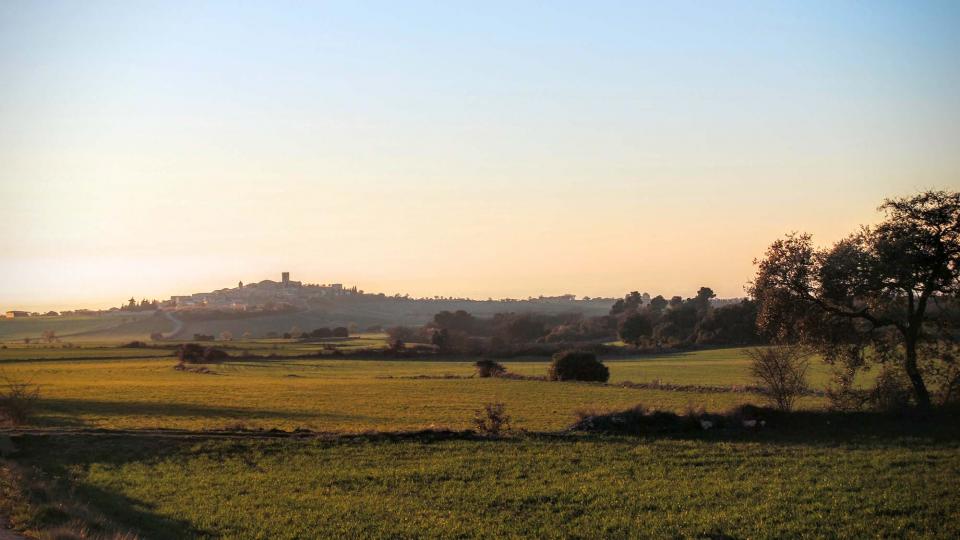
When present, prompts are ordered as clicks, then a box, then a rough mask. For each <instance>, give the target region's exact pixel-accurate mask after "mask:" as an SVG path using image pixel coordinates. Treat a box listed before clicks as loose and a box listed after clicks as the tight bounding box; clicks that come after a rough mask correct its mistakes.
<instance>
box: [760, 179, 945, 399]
mask: <svg viewBox="0 0 960 540" xmlns="http://www.w3.org/2000/svg"><path fill="white" fill-rule="evenodd" d="M879 210H880V211H882V212H884V213H885V215H886V217H885V219H884V220H883V221H882V222H881V223H880V224H879V225H876V226H874V227H863V228H862V229H861V230H860V231H859V232H857V233H855V234H853V235H851V236H849V237H848V238H846V239H844V240H841V241H840V242H837V243H836V244H834V245H833V246H832V247H830V248H828V249H817V248H815V247H814V246H813V242H812V238H811V236H810V235H809V234H789V235H787V236H786V237H785V238H783V239H780V240H777V241H776V242H774V243H773V244H771V245H770V247H769V248H768V249H767V252H766V254H765V256H764V258H763V259H761V260H759V261H757V262H756V264H757V265H758V268H757V275H756V278H755V280H754V282H753V284H752V286H751V293H752V295H753V296H754V298H756V300H757V302H758V304H759V312H758V326H759V327H760V329H761V330H763V331H764V332H767V333H769V334H770V335H772V336H774V337H776V338H778V339H781V340H791V339H793V340H799V341H804V342H807V343H809V344H812V345H814V346H816V347H817V348H818V349H819V351H820V352H821V354H823V356H824V357H825V358H826V359H827V360H828V361H831V362H834V361H838V360H843V361H852V360H851V358H854V359H855V358H856V357H860V358H863V357H867V356H869V357H870V359H872V360H875V361H878V362H894V363H896V364H898V365H899V366H900V367H902V369H903V371H904V373H905V374H906V376H907V378H908V379H909V381H910V384H911V386H912V389H913V397H914V400H915V401H916V403H917V405H918V406H920V407H922V408H927V407H929V406H930V404H931V399H930V392H929V390H928V388H927V384H926V381H925V380H924V375H923V373H922V372H921V369H920V360H923V361H925V362H933V363H936V362H937V359H936V358H931V357H925V358H920V355H921V354H923V351H925V350H928V349H929V347H928V345H929V344H931V343H937V342H947V343H955V342H956V337H955V335H956V330H957V328H958V325H957V319H958V318H957V316H956V315H955V312H956V308H957V297H958V294H960V193H957V192H948V191H927V192H924V193H920V194H918V195H914V196H912V197H905V198H896V199H887V200H885V201H884V203H883V205H881V206H880V208H879Z"/></svg>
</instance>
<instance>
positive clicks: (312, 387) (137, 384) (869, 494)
mask: <svg viewBox="0 0 960 540" xmlns="http://www.w3.org/2000/svg"><path fill="white" fill-rule="evenodd" d="M364 339H369V340H371V341H373V340H375V339H377V338H375V337H368V338H359V339H357V340H351V341H349V342H343V343H341V345H343V346H357V347H362V346H365V345H366V344H367V343H364V342H363V340H364ZM234 345H235V346H238V348H242V349H248V350H251V352H252V351H257V354H261V353H269V354H272V353H271V352H270V351H275V352H276V353H277V354H278V355H280V356H281V358H277V359H271V360H262V361H231V362H227V363H224V364H219V365H215V366H211V368H212V369H213V370H214V371H215V372H216V374H199V373H191V372H182V371H176V370H174V369H173V365H174V363H175V359H174V358H172V357H153V358H150V357H145V356H146V355H144V352H145V351H146V352H147V354H153V353H154V352H157V353H158V354H159V353H161V352H162V353H164V354H170V351H169V350H157V349H120V348H117V347H115V346H113V347H108V346H106V345H105V344H98V345H97V346H89V347H82V348H74V349H61V348H55V347H54V348H46V349H44V348H38V347H31V348H22V347H21V348H19V349H17V348H8V349H4V350H0V352H2V353H3V356H0V358H2V359H3V360H4V361H3V362H2V363H0V367H2V370H3V372H4V373H5V374H6V375H7V376H8V377H11V378H15V379H19V380H29V381H32V382H34V383H36V384H38V385H40V387H41V389H42V395H43V399H42V400H41V402H40V405H39V408H38V410H37V414H36V415H35V417H34V419H33V421H32V426H33V427H37V428H42V429H61V428H79V427H88V428H89V427H95V428H113V429H125V430H138V429H152V428H179V429H187V430H206V429H223V428H232V427H239V426H243V427H247V428H264V429H270V428H278V429H281V430H286V431H290V430H294V429H296V428H308V429H311V430H316V431H324V432H334V433H339V434H351V433H353V434H357V433H362V432H367V431H381V432H398V431H407V430H420V429H425V428H434V429H439V428H447V429H451V430H463V429H467V428H470V427H471V420H472V418H473V414H474V412H475V410H476V409H477V408H479V407H480V406H482V405H483V404H484V403H486V402H491V401H499V402H503V403H505V404H506V407H507V411H508V413H509V414H510V415H511V416H512V417H513V421H514V422H513V423H514V427H515V428H517V429H518V430H519V431H517V432H515V434H514V435H513V436H511V437H509V438H506V439H500V440H478V439H476V438H470V437H466V438H464V437H460V436H457V437H453V438H449V437H434V436H430V435H417V436H402V437H399V438H396V437H393V438H390V437H388V438H384V437H380V436H366V435H364V436H346V435H341V436H338V437H336V438H333V439H329V440H326V439H273V440H271V439H262V438H255V437H251V436H242V437H240V438H233V439H228V440H225V439H211V438H210V436H207V435H202V434H196V435H192V436H189V437H186V438H184V437H180V436H175V435H172V434H171V435H163V434H158V433H156V432H147V433H139V434H131V433H115V434H112V435H109V434H108V435H104V434H99V435H97V434H76V433H72V432H70V431H69V430H68V431H66V432H64V433H60V434H56V435H45V436H38V435H23V436H20V437H18V438H17V439H16V442H17V444H18V445H19V446H20V447H21V453H20V454H19V456H18V458H17V462H18V463H19V464H20V465H21V466H24V467H27V468H29V469H30V470H34V471H37V472H38V474H40V475H41V476H42V477H44V478H48V479H56V481H57V482H60V483H62V484H64V485H65V486H66V490H67V491H68V492H70V493H71V494H73V495H72V496H75V497H78V498H79V499H80V500H81V501H83V502H84V503H85V504H87V505H89V506H90V507H91V508H94V509H95V510H96V511H97V512H102V513H103V514H104V515H106V516H108V517H109V518H110V519H111V520H113V521H114V522H115V523H116V524H118V526H120V527H122V528H128V529H131V530H135V531H138V532H139V533H141V534H142V535H143V536H144V537H146V538H184V537H210V538H215V537H222V538H320V537H330V538H333V537H338V538H343V537H381V538H385V537H392V538H404V537H494V536H513V537H517V536H534V537H558V538H559V537H582V538H597V537H607V538H620V537H698V536H699V537H713V538H741V537H742V538H757V537H824V536H829V537H864V536H871V537H874V536H883V537H941V538H953V537H956V536H957V534H960V529H958V526H957V520H956V519H955V517H956V516H957V515H960V493H958V491H957V490H956V488H955V485H956V483H957V482H958V481H960V442H958V441H960V437H957V434H956V433H955V432H956V424H955V423H952V424H951V427H949V428H948V429H946V431H945V432H944V431H943V430H942V429H940V428H933V429H932V430H927V431H924V430H920V431H916V430H915V431H914V432H910V433H896V432H893V433H890V432H887V433H883V434H877V433H870V432H866V433H850V434H847V433H844V432H842V431H841V432H838V431H837V430H832V431H830V432H829V433H826V432H824V433H821V432H818V431H810V430H807V431H805V432H803V433H791V432H789V431H775V430H774V431H770V432H763V433H753V434H750V433H748V434H739V435H736V434H734V435H731V434H724V433H705V434H700V435H696V436H695V435H690V436H684V437H660V438H649V437H648V438H637V437H611V436H600V435H584V434H570V433H565V432H564V430H565V428H567V427H568V426H569V425H570V424H571V423H572V422H573V420H574V418H575V414H574V413H575V412H576V411H577V410H581V409H619V408H625V407H629V406H633V405H636V404H638V403H643V404H645V405H647V406H649V407H655V408H658V409H669V410H676V411H682V410H684V409H686V408H687V407H691V406H693V407H696V406H704V407H706V408H707V409H709V410H715V411H717V410H722V409H727V408H730V407H732V406H734V405H737V404H741V403H758V402H759V400H760V399H759V396H758V395H756V394H751V393H744V392H701V391H698V392H693V391H667V390H648V389H636V388H624V387H618V386H616V385H615V384H613V385H599V384H591V383H574V382H567V383H556V382H544V381H535V380H505V379H479V378H471V377H470V376H471V374H472V373H473V367H472V363H471V362H470V361H443V360H436V361H415V360H384V359H382V358H381V359H369V360H363V359H299V358H282V356H284V355H292V354H299V353H301V352H303V351H304V350H313V348H318V347H320V348H322V347H323V345H322V344H289V345H288V344H284V343H282V342H270V341H268V340H260V341H258V342H244V343H235V344H232V346H234ZM109 352H112V353H115V354H117V355H118V357H115V358H112V359H105V360H91V359H82V358H84V356H83V355H88V356H86V358H89V357H91V356H96V355H101V356H106V355H107V353H109ZM231 352H236V351H234V350H231ZM37 353H43V355H39V354H37ZM24 354H29V355H31V356H30V357H33V355H35V354H37V356H38V357H40V356H43V357H47V358H51V359H49V360H45V361H16V360H17V359H18V355H21V356H20V358H21V359H22V358H23V355H24ZM57 354H62V355H64V356H66V357H67V358H63V359H57V358H58V357H57V356H56V355H57ZM127 354H130V355H134V357H122V356H124V355H127ZM71 355H73V356H75V357H78V358H81V359H76V358H74V359H71V358H69V357H70V356H71ZM136 355H139V356H136ZM506 364H507V366H508V368H509V370H510V371H512V372H516V373H523V374H530V375H534V374H535V375H542V374H543V373H544V372H545V371H546V367H547V363H546V362H545V361H542V360H540V361H533V360H529V361H514V362H507V363H506ZM607 364H608V366H609V367H610V370H611V382H613V383H617V382H622V381H626V380H631V381H634V382H648V381H653V380H660V381H662V382H664V383H678V384H688V385H711V386H729V385H743V384H745V383H748V382H750V380H749V377H748V375H747V371H746V367H747V364H746V359H745V356H744V354H743V351H742V350H739V349H726V350H711V351H698V352H693V353H684V354H674V355H661V356H657V357H645V358H634V359H617V360H610V361H607ZM825 377H826V370H825V369H824V368H823V367H822V366H817V367H816V368H815V370H814V373H813V381H814V384H815V385H817V386H822V384H824V382H825V380H826V378H825ZM823 404H824V403H823V401H822V399H820V398H805V399H804V400H803V403H802V406H803V407H804V408H805V409H808V410H817V409H819V408H822V406H823ZM2 487H3V486H2V479H0V488H2ZM0 493H3V490H2V489H0ZM918 494H920V495H921V496H918ZM0 502H2V501H0ZM8 503H9V501H8ZM24 504H26V503H24ZM43 504H46V505H47V506H50V505H51V504H52V503H43ZM43 504H41V507H42V506H43ZM14 507H16V505H14ZM0 508H2V505H0ZM24 508H25V507H22V508H20V510H19V511H18V512H19V513H18V512H13V521H14V524H15V525H17V526H19V527H20V528H22V529H31V528H34V529H36V528H39V525H38V523H39V522H40V521H42V520H45V522H46V523H47V524H49V523H51V522H52V523H54V524H56V516H57V515H58V514H57V513H56V512H54V511H52V510H49V509H48V510H43V508H40V509H37V508H33V509H30V510H27V509H24ZM51 512H52V514H51ZM50 515H53V516H54V519H52V521H51V519H50V518H49V516H50ZM38 516H41V517H42V516H47V517H46V518H42V520H41V518H40V517H38Z"/></svg>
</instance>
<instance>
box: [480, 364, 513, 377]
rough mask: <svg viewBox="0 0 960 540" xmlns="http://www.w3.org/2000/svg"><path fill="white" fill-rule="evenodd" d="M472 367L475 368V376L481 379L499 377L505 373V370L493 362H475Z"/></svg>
mask: <svg viewBox="0 0 960 540" xmlns="http://www.w3.org/2000/svg"><path fill="white" fill-rule="evenodd" d="M474 367H476V368H477V376H478V377H483V378H486V377H499V376H501V375H503V374H504V373H506V372H507V368H505V367H503V364H501V363H500V362H497V361H495V360H477V363H475V364H474Z"/></svg>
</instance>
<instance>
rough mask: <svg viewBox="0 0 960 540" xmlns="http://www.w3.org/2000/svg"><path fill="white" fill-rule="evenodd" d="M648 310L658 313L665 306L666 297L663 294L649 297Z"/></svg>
mask: <svg viewBox="0 0 960 540" xmlns="http://www.w3.org/2000/svg"><path fill="white" fill-rule="evenodd" d="M649 306H650V311H652V312H654V313H660V312H661V311H663V310H664V309H666V307H667V299H666V298H664V297H663V295H659V294H658V295H657V296H654V297H653V298H651V299H650V304H649Z"/></svg>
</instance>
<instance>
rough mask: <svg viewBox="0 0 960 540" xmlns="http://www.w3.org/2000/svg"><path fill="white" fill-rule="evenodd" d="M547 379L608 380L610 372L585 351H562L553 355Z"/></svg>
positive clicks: (594, 356) (595, 357)
mask: <svg viewBox="0 0 960 540" xmlns="http://www.w3.org/2000/svg"><path fill="white" fill-rule="evenodd" d="M547 379H549V380H551V381H599V382H607V380H608V379H610V370H609V369H607V366H605V365H603V362H601V361H599V360H597V356H596V355H595V354H593V353H590V352H585V351H563V352H559V353H557V354H555V355H553V361H552V362H551V363H550V369H549V370H548V371H547Z"/></svg>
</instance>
